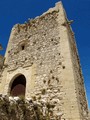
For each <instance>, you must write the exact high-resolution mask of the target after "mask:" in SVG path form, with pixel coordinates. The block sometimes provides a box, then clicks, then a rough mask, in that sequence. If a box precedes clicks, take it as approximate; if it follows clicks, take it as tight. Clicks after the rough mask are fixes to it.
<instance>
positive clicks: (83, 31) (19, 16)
mask: <svg viewBox="0 0 90 120" xmlns="http://www.w3.org/2000/svg"><path fill="white" fill-rule="evenodd" d="M58 1H59V0H0V43H1V44H2V45H3V48H4V51H2V52H0V54H4V53H5V49H6V46H7V42H8V39H9V36H10V32H11V29H12V27H13V25H15V24H16V23H24V22H25V21H27V20H28V18H34V17H36V16H39V15H41V14H42V13H43V12H45V11H47V10H48V9H49V8H50V7H53V6H54V5H55V3H56V2H58ZM62 3H63V5H64V8H65V10H66V13H67V16H68V19H69V20H72V19H73V20H74V23H73V24H72V28H73V31H74V32H75V37H76V43H77V47H78V51H79V56H80V61H81V66H82V71H83V76H84V80H85V87H86V93H87V98H88V103H89V107H90V55H89V54H90V0H62Z"/></svg>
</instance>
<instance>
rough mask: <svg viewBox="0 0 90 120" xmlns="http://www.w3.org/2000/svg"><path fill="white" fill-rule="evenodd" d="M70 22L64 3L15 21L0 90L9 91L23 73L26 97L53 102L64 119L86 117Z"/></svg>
mask: <svg viewBox="0 0 90 120" xmlns="http://www.w3.org/2000/svg"><path fill="white" fill-rule="evenodd" d="M68 25H69V21H68V20H67V18H66V15H65V12H64V9H63V6H62V4H61V3H57V4H56V6H55V7H54V8H51V9H50V10H48V11H47V12H46V13H44V14H43V15H41V16H40V17H36V18H35V19H32V20H28V21H27V22H26V23H25V24H17V25H15V26H14V27H13V29H12V31H11V36H10V39H9V43H8V46H7V51H6V54H5V62H4V66H5V68H4V70H3V73H2V76H3V77H2V82H1V84H0V85H1V86H0V92H2V93H3V94H8V95H10V89H11V86H12V83H13V81H14V79H15V78H16V77H17V76H19V75H20V74H22V75H24V76H25V78H26V95H25V97H26V98H27V97H32V98H33V99H35V100H39V101H42V100H44V101H46V102H47V103H51V104H53V105H54V107H53V114H54V116H56V115H59V114H60V115H61V116H62V120H87V110H88V109H87V102H86V98H85V92H84V86H83V80H82V77H81V76H82V75H81V72H80V66H79V62H78V58H77V51H76V46H75V43H74V39H73V36H72V33H71V31H70V29H69V28H68V27H67V26H68ZM81 90H82V91H83V92H82V93H81ZM82 95H83V96H82ZM81 99H83V101H81ZM83 103H85V105H82V104H83ZM81 107H82V108H83V109H82V108H81ZM84 110H85V111H84Z"/></svg>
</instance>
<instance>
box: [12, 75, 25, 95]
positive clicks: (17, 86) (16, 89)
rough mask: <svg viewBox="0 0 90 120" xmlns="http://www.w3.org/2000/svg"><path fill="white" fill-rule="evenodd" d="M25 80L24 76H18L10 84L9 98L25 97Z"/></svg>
mask: <svg viewBox="0 0 90 120" xmlns="http://www.w3.org/2000/svg"><path fill="white" fill-rule="evenodd" d="M25 89H26V78H25V76H24V75H20V76H18V77H17V78H16V79H15V80H14V81H13V83H12V86H11V91H10V95H11V96H25Z"/></svg>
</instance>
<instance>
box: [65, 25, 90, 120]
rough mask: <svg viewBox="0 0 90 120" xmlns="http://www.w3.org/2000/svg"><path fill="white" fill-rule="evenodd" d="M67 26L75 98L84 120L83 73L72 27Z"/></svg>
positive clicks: (85, 112)
mask: <svg viewBox="0 0 90 120" xmlns="http://www.w3.org/2000/svg"><path fill="white" fill-rule="evenodd" d="M67 28H68V31H69V32H68V34H69V35H68V36H69V39H70V47H71V55H72V63H73V71H74V77H75V85H76V90H75V91H76V93H77V98H78V106H79V109H80V113H82V114H81V118H82V119H83V118H84V120H86V119H87V116H88V106H87V100H86V99H85V96H86V93H85V89H84V80H83V75H82V71H81V65H80V60H79V56H78V52H77V48H76V43H75V37H74V33H73V31H72V29H71V28H70V26H67Z"/></svg>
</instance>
